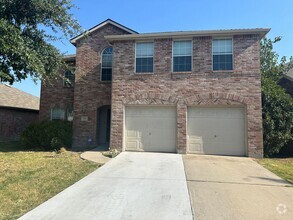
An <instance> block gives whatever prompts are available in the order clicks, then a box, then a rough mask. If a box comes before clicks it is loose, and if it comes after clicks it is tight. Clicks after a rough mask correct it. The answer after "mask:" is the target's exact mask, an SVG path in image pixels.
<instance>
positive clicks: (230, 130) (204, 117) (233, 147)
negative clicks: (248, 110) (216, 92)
mask: <svg viewBox="0 0 293 220" xmlns="http://www.w3.org/2000/svg"><path fill="white" fill-rule="evenodd" d="M187 114H188V116H187V117H188V119H187V134H188V137H187V139H188V140H187V145H188V150H189V151H190V152H194V153H204V154H218V155H238V156H244V155H246V147H245V146H246V143H245V117H244V109H243V108H232V107H231V108H212V107H210V108H196V107H189V108H188V112H187Z"/></svg>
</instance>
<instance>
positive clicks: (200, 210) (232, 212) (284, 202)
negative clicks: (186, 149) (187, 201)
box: [183, 155, 293, 220]
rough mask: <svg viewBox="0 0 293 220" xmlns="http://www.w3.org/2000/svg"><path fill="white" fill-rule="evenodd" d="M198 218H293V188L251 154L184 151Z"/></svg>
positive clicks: (219, 219) (186, 170)
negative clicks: (237, 154)
mask: <svg viewBox="0 0 293 220" xmlns="http://www.w3.org/2000/svg"><path fill="white" fill-rule="evenodd" d="M183 161H184V166H185V172H186V178H187V183H188V188H189V193H190V197H191V203H192V209H193V214H194V217H195V219H205V220H209V219H211V220H214V219H217V220H221V219H237V220H238V219H266V220H269V219H288V220H289V219H290V220H292V219H293V188H292V187H288V186H292V185H290V184H288V183H287V182H286V181H284V180H282V179H281V178H279V177H277V176H276V175H274V174H273V173H271V172H270V171H268V170H266V169H265V168H263V167H262V166H260V165H259V164H258V163H256V162H255V161H253V160H252V159H250V158H241V157H223V156H207V155H183Z"/></svg>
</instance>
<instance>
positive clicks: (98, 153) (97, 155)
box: [80, 148, 111, 164]
mask: <svg viewBox="0 0 293 220" xmlns="http://www.w3.org/2000/svg"><path fill="white" fill-rule="evenodd" d="M103 152H105V151H103V150H101V149H100V148H94V149H92V150H90V151H85V152H84V153H82V154H80V157H81V158H82V159H84V160H89V161H92V162H95V163H98V164H105V163H107V162H109V161H110V160H111V158H109V157H106V156H104V155H103Z"/></svg>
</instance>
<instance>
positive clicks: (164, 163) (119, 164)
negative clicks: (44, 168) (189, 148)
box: [20, 152, 192, 220]
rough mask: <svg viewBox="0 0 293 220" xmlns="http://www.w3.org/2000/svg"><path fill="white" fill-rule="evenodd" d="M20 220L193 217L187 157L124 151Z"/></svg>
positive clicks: (128, 219)
mask: <svg viewBox="0 0 293 220" xmlns="http://www.w3.org/2000/svg"><path fill="white" fill-rule="evenodd" d="M20 219H32V220H35V219H38V220H42V219H46V220H47V219H62V220H66V219H70V220H74V219H78V220H80V219H85V220H86V219H97V220H99V219H101V220H107V219H111V220H115V219H125V220H126V219H127V220H131V219H133V220H136V219H148V220H149V219H158V220H159V219H160V220H162V219H166V220H167V219H168V220H170V219H186V220H187V219H188V220H189V219H192V211H191V206H190V200H189V195H188V189H187V184H186V178H185V173H184V166H183V161H182V156H181V155H179V154H160V153H134V152H123V153H121V154H120V155H119V156H118V157H116V158H115V159H114V160H111V161H109V162H108V163H107V164H105V165H104V166H103V167H101V168H99V169H98V170H96V171H95V172H93V173H91V174H90V175H88V176H87V177H85V178H84V179H82V180H81V181H79V182H77V183H76V184H74V185H72V186H71V187H69V188H67V189H66V190H64V191H63V192H61V193H59V194H58V195H57V196H55V197H53V198H52V199H50V200H48V201H47V202H45V203H43V204H42V205H40V206H39V207H37V208H35V209H34V210H32V211H30V212H29V213H27V214H25V215H24V216H23V217H21V218H20Z"/></svg>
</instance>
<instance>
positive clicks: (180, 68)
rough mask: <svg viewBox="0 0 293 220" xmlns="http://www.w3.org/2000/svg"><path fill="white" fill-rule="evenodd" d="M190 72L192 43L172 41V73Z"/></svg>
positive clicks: (188, 41) (189, 41)
mask: <svg viewBox="0 0 293 220" xmlns="http://www.w3.org/2000/svg"><path fill="white" fill-rule="evenodd" d="M191 71H192V41H191V40H180V41H173V72H191Z"/></svg>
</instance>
